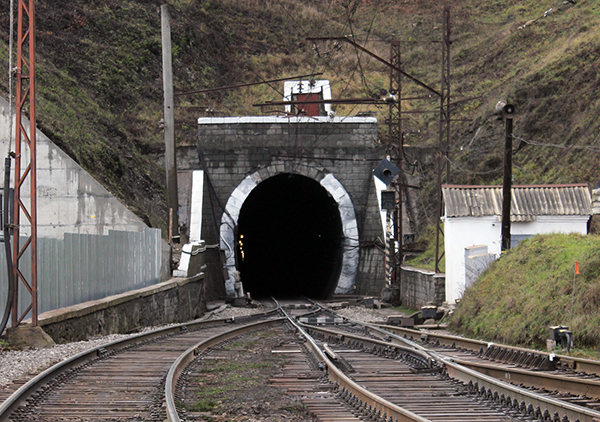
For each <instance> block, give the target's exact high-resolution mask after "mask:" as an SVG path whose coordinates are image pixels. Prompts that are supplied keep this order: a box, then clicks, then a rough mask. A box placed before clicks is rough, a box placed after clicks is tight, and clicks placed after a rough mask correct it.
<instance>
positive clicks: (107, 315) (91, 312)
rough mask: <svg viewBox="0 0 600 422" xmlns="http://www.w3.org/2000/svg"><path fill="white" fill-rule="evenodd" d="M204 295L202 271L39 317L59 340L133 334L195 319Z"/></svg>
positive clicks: (203, 308)
mask: <svg viewBox="0 0 600 422" xmlns="http://www.w3.org/2000/svg"><path fill="white" fill-rule="evenodd" d="M205 298H206V285H205V283H204V274H203V273H201V274H198V275H197V276H195V277H191V278H174V279H171V280H169V281H165V282H163V283H159V284H156V285H154V286H150V287H146V288H143V289H139V290H134V291H130V292H127V293H123V294H119V295H115V296H110V297H106V298H104V299H100V300H94V301H90V302H85V303H80V304H78V305H74V306H69V307H66V308H61V309H57V310H55V311H50V312H46V313H43V314H41V315H40V316H39V326H40V327H42V328H43V330H44V331H45V332H46V333H47V334H48V335H50V337H52V339H53V340H54V341H55V342H56V343H66V342H71V341H82V340H86V339H87V338H89V337H92V336H98V335H107V334H117V333H119V334H124V333H132V332H135V331H137V330H139V329H140V328H142V327H147V326H154V325H163V324H171V323H181V322H186V321H190V320H193V319H196V318H198V317H200V316H201V315H202V313H203V312H204V311H205V310H206V299H205Z"/></svg>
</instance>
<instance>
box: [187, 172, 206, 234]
mask: <svg viewBox="0 0 600 422" xmlns="http://www.w3.org/2000/svg"><path fill="white" fill-rule="evenodd" d="M203 194H204V170H194V171H193V172H192V200H191V206H190V208H191V210H190V242H199V241H200V240H202V204H203Z"/></svg>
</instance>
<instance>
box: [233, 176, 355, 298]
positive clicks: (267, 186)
mask: <svg viewBox="0 0 600 422" xmlns="http://www.w3.org/2000/svg"><path fill="white" fill-rule="evenodd" d="M235 240H236V242H235V243H236V267H237V268H238V270H239V271H240V273H241V277H242V282H243V285H244V290H245V291H247V292H250V294H251V295H252V297H255V298H259V297H268V296H275V297H291V296H307V297H312V298H326V297H328V296H329V295H331V294H332V293H333V291H334V289H335V287H336V285H337V281H338V278H339V275H340V271H341V265H342V255H343V248H342V244H343V242H342V240H343V229H342V221H341V218H340V212H339V209H338V204H337V203H336V201H335V200H334V199H333V198H332V197H331V195H330V194H329V192H327V190H326V189H325V188H324V187H323V186H321V185H320V184H319V183H318V182H316V181H315V180H313V179H311V178H309V177H306V176H302V175H298V174H291V173H283V174H278V175H276V176H273V177H270V178H268V179H266V180H264V181H262V182H261V183H260V184H258V185H257V186H256V187H255V188H254V189H253V190H252V192H250V194H249V195H248V197H247V198H246V200H245V201H244V204H243V205H242V207H241V209H240V215H239V219H238V226H237V233H236V236H235Z"/></svg>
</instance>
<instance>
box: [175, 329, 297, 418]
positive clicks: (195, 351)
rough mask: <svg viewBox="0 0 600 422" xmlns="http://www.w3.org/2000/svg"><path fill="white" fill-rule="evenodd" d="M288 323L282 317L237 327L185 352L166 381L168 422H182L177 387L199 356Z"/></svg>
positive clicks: (176, 361) (177, 360)
mask: <svg viewBox="0 0 600 422" xmlns="http://www.w3.org/2000/svg"><path fill="white" fill-rule="evenodd" d="M285 321H287V319H286V318H284V317H280V318H276V319H271V320H268V321H260V322H256V323H253V324H248V325H244V326H242V327H237V328H234V329H231V330H228V331H226V332H224V333H220V334H217V335H215V336H212V337H210V338H208V339H206V340H203V341H201V342H199V343H197V344H196V345H194V346H192V347H190V348H189V349H187V350H186V351H185V352H183V353H182V354H181V355H179V357H178V358H177V359H176V360H175V362H173V364H172V365H171V368H170V369H169V372H168V373H167V378H166V381H165V404H166V413H167V421H168V422H181V418H180V417H179V414H178V413H177V406H176V403H175V389H176V387H177V381H178V380H179V377H180V376H181V374H182V373H183V371H184V370H185V368H186V367H187V366H188V365H189V364H190V363H191V362H192V361H193V360H194V359H195V358H196V356H198V355H199V354H200V353H202V352H203V351H205V350H206V349H208V348H210V347H213V346H215V345H217V344H219V343H222V342H224V341H226V340H229V339H231V338H234V337H237V336H240V335H242V334H245V333H247V332H250V331H253V330H256V329H259V328H266V327H270V326H271V325H278V324H282V323H283V322H285Z"/></svg>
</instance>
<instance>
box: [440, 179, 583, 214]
mask: <svg viewBox="0 0 600 422" xmlns="http://www.w3.org/2000/svg"><path fill="white" fill-rule="evenodd" d="M442 192H443V195H444V201H445V203H446V216H447V217H481V216H489V215H502V186H464V185H443V186H442ZM511 193H512V197H511V207H510V208H511V210H510V211H511V217H510V219H511V221H533V220H535V217H536V216H540V215H590V214H591V213H592V197H591V194H590V190H589V189H588V187H587V185H585V184H571V185H528V186H527V185H526V186H513V187H512V190H511Z"/></svg>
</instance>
